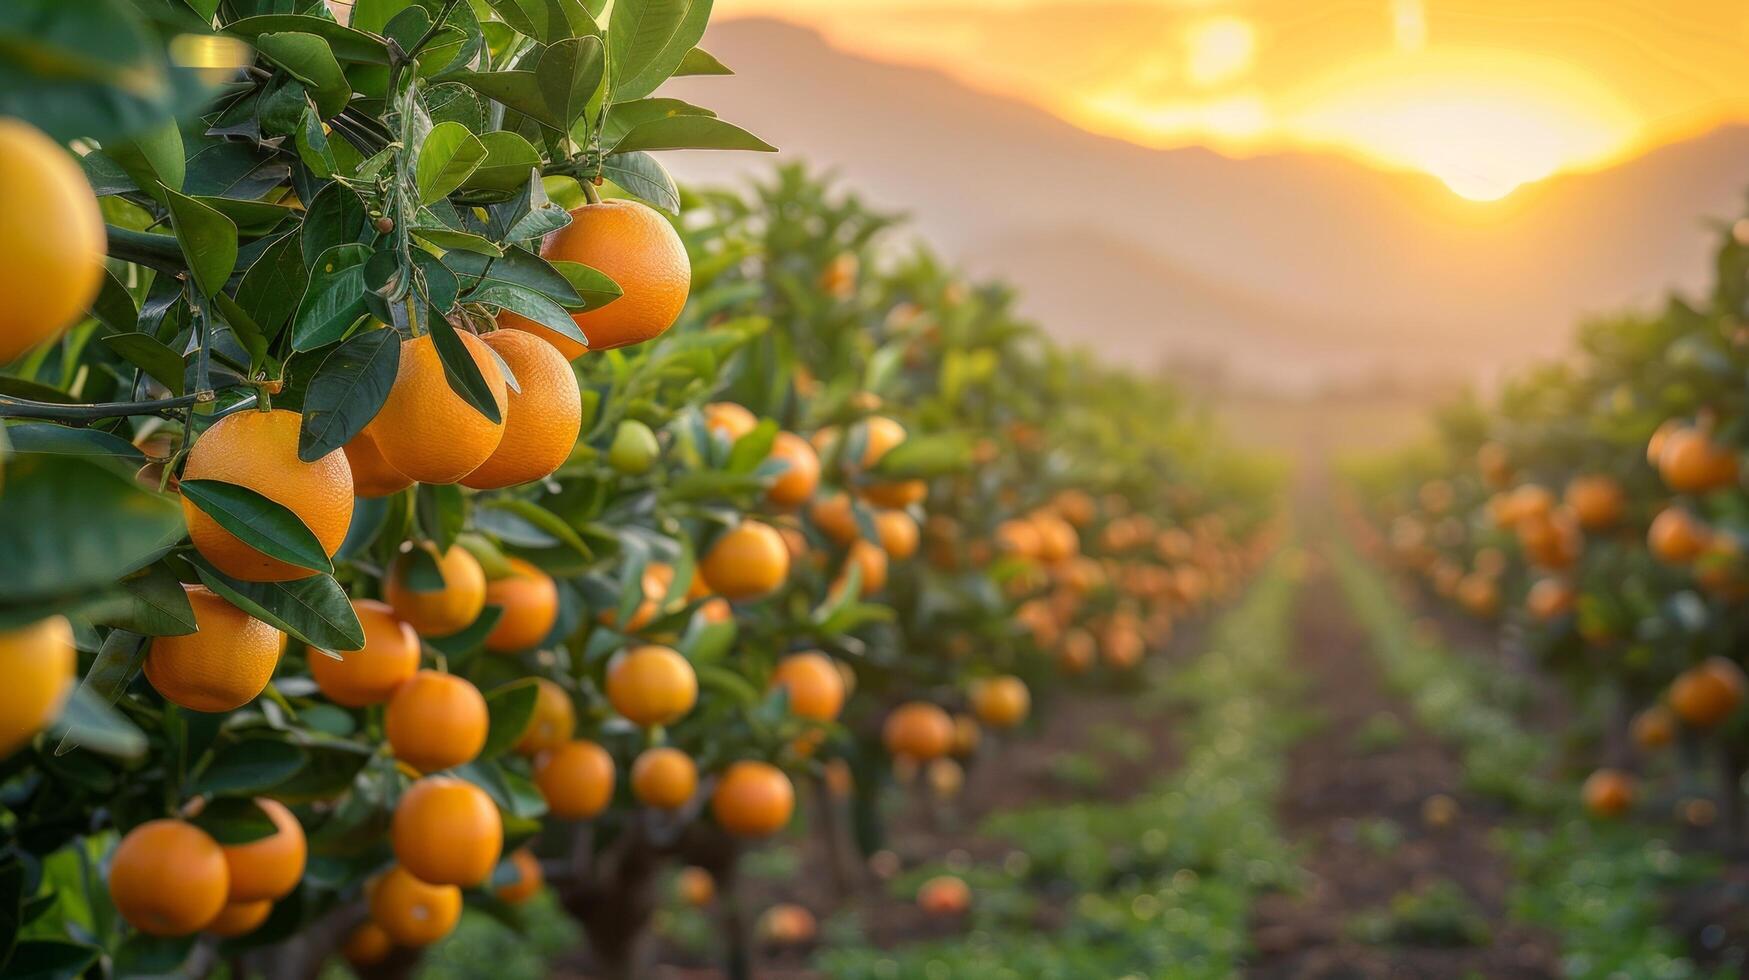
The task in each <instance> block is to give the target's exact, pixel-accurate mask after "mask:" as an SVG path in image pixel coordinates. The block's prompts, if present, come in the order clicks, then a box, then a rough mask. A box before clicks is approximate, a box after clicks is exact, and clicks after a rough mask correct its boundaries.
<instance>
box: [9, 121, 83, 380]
mask: <svg viewBox="0 0 1749 980" xmlns="http://www.w3.org/2000/svg"><path fill="white" fill-rule="evenodd" d="M0 215H5V230H4V232H0V270H3V271H0V292H4V294H5V295H6V297H7V302H6V304H5V309H4V310H3V311H0V364H5V363H7V362H8V361H12V360H15V359H16V358H17V357H18V356H19V355H20V354H23V353H24V352H25V351H27V350H29V349H30V348H32V347H35V346H36V345H38V344H40V343H43V342H44V341H47V340H49V339H50V338H53V337H58V336H60V335H61V332H62V331H64V330H66V329H67V328H68V327H70V326H72V325H73V324H74V323H75V322H77V321H78V320H79V318H80V317H81V316H83V315H84V313H85V308H86V307H87V306H89V305H90V303H91V300H92V298H93V297H95V296H96V295H97V287H98V286H99V285H100V284H101V283H102V282H103V260H104V257H105V253H106V252H107V251H108V247H109V244H108V239H107V236H106V235H105V233H104V230H103V215H102V214H101V213H100V212H99V211H98V208H97V196H96V195H95V194H93V193H92V191H91V184H90V183H89V182H88V181H87V180H86V179H85V174H84V172H83V171H82V170H81V169H80V167H79V164H78V163H77V162H76V161H75V158H74V156H73V155H72V154H71V153H68V152H67V151H66V150H65V149H64V148H62V147H61V146H59V145H57V144H56V143H55V141H54V140H52V139H50V138H49V137H48V136H46V135H44V134H43V133H42V131H40V130H38V129H36V128H35V127H33V126H31V125H30V124H28V123H25V122H21V121H19V120H17V119H0Z"/></svg>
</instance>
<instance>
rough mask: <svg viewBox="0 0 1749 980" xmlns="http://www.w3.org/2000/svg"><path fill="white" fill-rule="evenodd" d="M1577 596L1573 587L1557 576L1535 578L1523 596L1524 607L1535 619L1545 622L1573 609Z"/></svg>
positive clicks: (1577, 599)
mask: <svg viewBox="0 0 1749 980" xmlns="http://www.w3.org/2000/svg"><path fill="white" fill-rule="evenodd" d="M1578 601H1579V596H1578V594H1577V593H1575V592H1574V591H1573V587H1572V586H1571V585H1568V584H1567V583H1566V582H1565V581H1563V580H1561V579H1558V578H1542V579H1537V581H1536V584H1535V585H1532V586H1531V587H1530V593H1529V594H1528V595H1526V596H1525V599H1524V607H1525V609H1526V610H1528V611H1529V612H1530V614H1531V616H1532V617H1533V618H1535V619H1540V620H1542V621H1544V622H1547V621H1549V620H1551V619H1555V618H1557V617H1560V616H1565V615H1566V614H1568V613H1570V612H1572V611H1573V607H1574V605H1575V604H1577V603H1578Z"/></svg>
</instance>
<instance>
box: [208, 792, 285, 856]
mask: <svg viewBox="0 0 1749 980" xmlns="http://www.w3.org/2000/svg"><path fill="white" fill-rule="evenodd" d="M190 822H191V823H193V824H194V825H195V826H196V827H199V828H200V829H202V830H204V831H206V832H207V833H208V834H210V835H211V836H212V838H213V840H216V841H218V842H219V843H220V844H223V845H226V846H231V845H234V844H247V843H249V842H251V841H258V840H263V839H265V838H268V837H272V836H273V835H274V834H275V833H277V832H278V830H279V828H278V827H276V826H275V825H274V823H273V818H272V817H269V816H268V815H267V811H265V810H263V809H261V807H260V806H258V805H256V803H255V801H254V800H253V799H251V798H249V797H239V796H230V797H225V796H221V797H217V798H215V799H212V800H209V801H207V805H206V806H204V807H201V810H200V812H199V813H197V814H195V815H194V817H192V818H191V819H190Z"/></svg>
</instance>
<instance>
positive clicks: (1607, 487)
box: [1567, 473, 1627, 530]
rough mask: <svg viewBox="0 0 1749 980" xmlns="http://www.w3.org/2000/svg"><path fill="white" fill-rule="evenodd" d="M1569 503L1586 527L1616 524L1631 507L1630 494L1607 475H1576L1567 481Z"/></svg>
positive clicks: (1581, 524) (1593, 528) (1574, 514)
mask: <svg viewBox="0 0 1749 980" xmlns="http://www.w3.org/2000/svg"><path fill="white" fill-rule="evenodd" d="M1567 507H1568V509H1570V510H1571V511H1572V512H1573V516H1575V517H1577V518H1578V519H1579V526H1580V527H1582V528H1585V529H1586V530H1598V529H1601V528H1606V527H1614V526H1615V525H1616V524H1618V523H1620V522H1621V519H1622V515H1623V513H1625V512H1626V510H1627V494H1625V493H1623V492H1622V488H1621V484H1619V483H1617V482H1615V481H1614V480H1612V479H1610V478H1609V477H1607V476H1603V475H1601V474H1596V473H1593V474H1589V475H1586V476H1576V477H1574V478H1573V480H1572V482H1570V483H1568V484H1567Z"/></svg>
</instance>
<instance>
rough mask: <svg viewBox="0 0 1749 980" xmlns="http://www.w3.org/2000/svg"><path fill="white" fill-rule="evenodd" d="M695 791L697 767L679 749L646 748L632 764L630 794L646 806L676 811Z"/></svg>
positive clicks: (668, 747) (689, 757)
mask: <svg viewBox="0 0 1749 980" xmlns="http://www.w3.org/2000/svg"><path fill="white" fill-rule="evenodd" d="M697 789H698V764H697V763H695V762H693V761H692V757H691V756H689V755H687V754H686V753H685V752H682V751H680V750H679V749H676V748H673V747H671V746H662V747H659V748H654V749H645V750H644V751H643V752H642V753H640V754H639V755H638V757H637V759H635V760H634V761H633V762H632V795H633V796H635V797H637V798H638V802H640V803H642V804H644V805H645V806H652V807H655V808H656V809H658V810H678V809H680V808H681V807H683V806H685V805H686V802H687V801H688V800H690V799H692V794H693V793H694V792H695V791H696V790H697Z"/></svg>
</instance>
